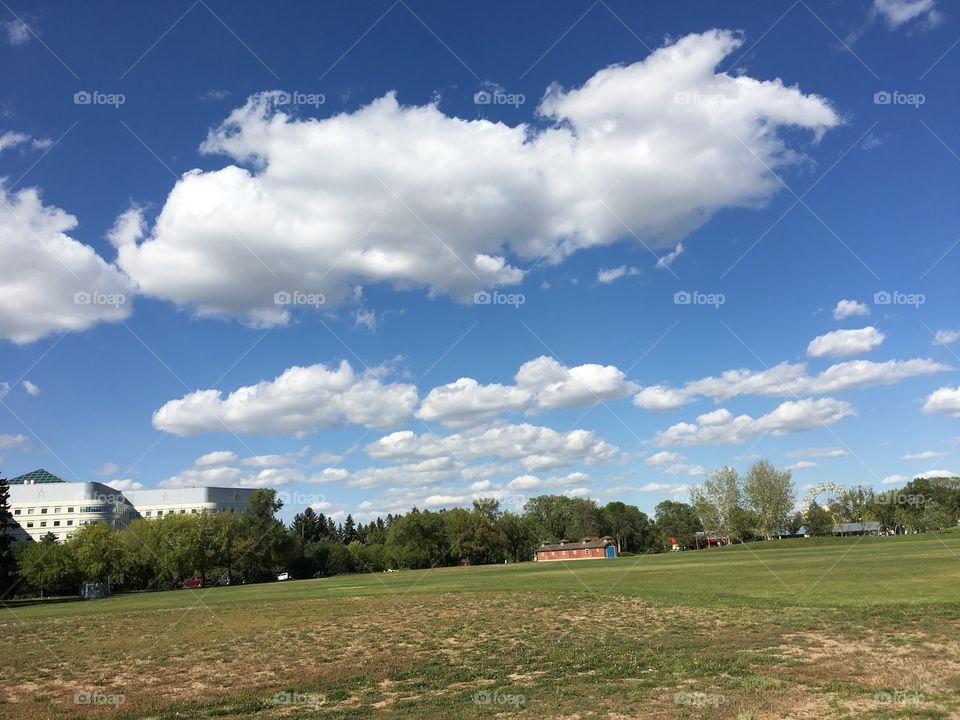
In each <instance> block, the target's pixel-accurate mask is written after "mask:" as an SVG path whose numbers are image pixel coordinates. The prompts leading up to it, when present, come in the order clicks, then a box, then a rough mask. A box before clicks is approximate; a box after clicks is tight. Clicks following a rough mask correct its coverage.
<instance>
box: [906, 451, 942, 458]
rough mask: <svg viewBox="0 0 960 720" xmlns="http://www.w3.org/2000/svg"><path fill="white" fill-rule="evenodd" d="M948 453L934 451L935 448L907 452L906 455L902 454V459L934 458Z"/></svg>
mask: <svg viewBox="0 0 960 720" xmlns="http://www.w3.org/2000/svg"><path fill="white" fill-rule="evenodd" d="M944 455H946V453H945V452H934V451H933V450H927V451H926V452H918V453H907V454H906V455H901V456H900V459H901V460H933V459H934V458H939V457H943V456H944Z"/></svg>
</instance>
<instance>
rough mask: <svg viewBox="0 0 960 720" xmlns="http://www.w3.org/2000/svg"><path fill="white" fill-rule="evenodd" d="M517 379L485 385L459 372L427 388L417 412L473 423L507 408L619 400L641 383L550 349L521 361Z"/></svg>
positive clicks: (531, 410)
mask: <svg viewBox="0 0 960 720" xmlns="http://www.w3.org/2000/svg"><path fill="white" fill-rule="evenodd" d="M514 380H515V382H516V384H515V385H501V384H498V383H492V384H489V385H481V384H480V383H478V382H477V381H476V380H474V379H473V378H460V379H459V380H457V381H456V382H453V383H449V384H447V385H441V386H439V387H436V388H434V389H433V390H431V391H430V392H429V393H428V394H427V396H426V397H425V398H424V400H423V403H422V404H421V406H420V409H419V410H418V411H417V417H418V418H420V419H421V420H435V421H439V422H441V423H443V424H444V425H447V426H449V427H470V426H474V425H477V424H480V423H484V422H488V421H490V420H493V419H495V418H496V417H497V416H498V415H500V414H501V413H504V412H527V413H535V412H538V411H543V410H551V409H555V408H570V407H584V406H588V405H593V404H595V403H599V402H604V401H607V400H618V399H620V398H623V397H626V396H627V395H629V394H630V393H631V392H634V391H635V390H636V389H637V387H638V386H637V385H636V383H633V382H630V381H629V380H627V379H626V377H625V376H624V374H623V372H622V371H621V370H620V369H619V368H617V367H615V366H613V365H598V364H595V363H588V364H584V365H577V366H576V367H572V368H571V367H567V366H566V365H563V364H562V363H560V362H558V361H557V360H555V359H553V358H550V357H547V356H545V355H541V356H540V357H538V358H535V359H533V360H529V361H528V362H525V363H524V364H523V365H521V366H520V369H519V370H518V371H517V374H516V375H515V376H514Z"/></svg>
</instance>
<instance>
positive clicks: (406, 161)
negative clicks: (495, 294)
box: [117, 30, 840, 325]
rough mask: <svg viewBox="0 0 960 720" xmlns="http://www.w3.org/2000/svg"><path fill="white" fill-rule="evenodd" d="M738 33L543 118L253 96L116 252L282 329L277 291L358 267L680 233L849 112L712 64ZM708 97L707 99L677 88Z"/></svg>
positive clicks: (435, 288)
mask: <svg viewBox="0 0 960 720" xmlns="http://www.w3.org/2000/svg"><path fill="white" fill-rule="evenodd" d="M742 43H743V40H742V38H740V37H738V36H737V35H735V34H734V33H731V32H727V31H720V30H711V31H708V32H705V33H702V34H695V35H689V36H687V37H684V38H682V39H680V40H678V41H676V42H673V43H672V44H670V45H668V46H666V47H664V48H661V49H659V50H657V51H655V52H654V53H652V54H651V55H650V56H649V57H647V58H646V59H645V60H643V61H641V62H636V63H633V64H630V65H615V66H611V67H608V68H606V69H603V70H601V71H599V72H597V73H596V74H595V75H593V77H591V78H590V79H589V80H587V82H586V83H585V84H584V85H583V86H582V87H579V88H572V89H562V88H560V87H557V86H552V87H551V88H550V89H549V90H548V91H547V93H546V95H545V96H544V98H543V100H542V103H541V105H540V106H539V108H538V113H539V115H540V120H541V121H544V122H545V125H546V126H545V127H544V126H542V123H538V125H537V127H534V126H532V125H525V124H520V125H516V126H510V125H506V124H504V123H500V122H491V121H489V120H486V119H462V118H457V117H451V116H448V115H446V114H444V113H443V112H442V111H441V110H440V108H439V107H438V106H437V105H435V104H430V105H424V106H404V105H401V104H400V102H399V101H398V99H397V97H396V95H395V94H394V93H389V94H387V95H385V96H384V97H381V98H379V99H377V100H375V101H374V102H372V103H371V104H370V105H368V106H365V107H362V108H360V109H358V110H356V111H354V112H350V113H343V114H340V115H337V116H334V117H329V118H325V119H314V118H298V117H294V116H292V115H288V114H286V113H285V112H283V111H282V109H281V106H279V105H278V103H277V102H276V97H277V95H276V93H263V94H260V95H257V96H254V97H252V98H250V99H249V100H248V101H247V103H246V104H245V105H244V106H243V107H240V108H238V109H236V110H235V111H233V112H232V113H231V114H230V116H229V117H228V118H227V119H226V121H225V122H224V123H223V124H222V125H221V126H220V127H218V128H215V129H214V130H213V131H211V133H210V134H209V136H208V137H207V139H206V141H205V142H204V143H203V145H202V150H203V152H205V153H208V154H211V155H220V156H225V157H227V158H229V159H230V161H231V163H232V164H227V165H226V166H224V167H222V168H220V169H216V170H210V171H202V170H192V171H190V172H187V173H185V174H184V175H183V176H182V177H181V178H180V179H179V180H178V181H177V182H176V184H175V186H174V187H173V189H172V190H171V191H170V193H169V195H168V197H167V198H166V201H165V203H164V204H163V207H162V209H161V211H160V213H159V215H158V217H157V219H156V221H155V223H153V224H152V225H151V226H150V227H148V228H146V229H145V231H144V234H143V237H140V238H136V239H131V237H130V236H129V235H127V236H124V237H122V238H121V237H118V238H117V246H118V247H117V251H118V261H117V262H118V264H119V266H120V267H121V268H123V269H124V270H125V271H126V272H127V273H128V274H129V275H130V276H131V277H132V278H133V279H134V280H135V281H136V282H137V283H138V285H139V287H140V289H141V291H142V292H143V293H144V294H146V295H148V296H151V297H154V298H160V299H163V300H167V301H171V302H174V303H176V304H178V305H180V306H185V307H189V308H192V309H193V310H194V312H196V313H198V314H200V315H225V316H231V317H239V318H242V319H243V320H245V321H246V322H248V323H252V324H256V325H275V324H282V323H286V322H288V321H289V307H288V306H285V305H282V304H280V305H278V304H276V303H275V301H274V298H275V295H276V293H280V292H291V291H300V292H304V293H322V294H323V295H324V296H325V303H323V304H322V305H321V306H320V307H321V308H332V307H335V306H336V305H337V304H338V303H340V302H342V301H344V300H346V299H348V298H351V297H353V296H354V290H353V286H354V285H356V284H358V283H359V284H371V283H381V284H385V285H388V286H392V287H394V288H397V289H409V288H425V289H427V290H428V291H429V292H430V293H431V294H433V295H438V294H446V295H450V296H453V297H455V298H458V299H461V300H469V299H470V298H471V297H472V295H473V293H474V292H475V291H477V290H479V289H481V288H488V287H492V286H495V285H501V284H513V283H517V282H519V281H520V280H521V279H522V277H523V271H522V269H520V265H521V264H522V262H523V261H533V260H534V259H536V258H539V257H542V256H546V257H547V259H548V260H550V261H553V262H559V261H560V260H562V259H563V258H565V257H567V256H569V255H570V254H572V253H574V252H576V251H577V250H579V249H581V248H587V247H596V246H601V245H608V244H611V243H614V242H617V241H619V240H621V239H622V238H624V237H625V236H630V235H635V236H637V237H640V238H642V239H643V241H644V242H645V243H646V244H647V245H649V246H651V247H660V248H672V247H674V246H675V245H676V243H677V242H678V241H679V240H681V239H682V238H683V237H684V236H685V235H686V234H687V233H689V232H690V231H692V230H694V229H695V228H697V227H699V226H700V225H702V224H703V223H704V222H706V221H707V220H708V219H709V218H710V217H711V216H712V215H713V214H714V213H715V212H717V211H718V210H720V209H723V208H728V207H737V206H757V205H759V204H762V203H764V202H765V201H767V200H768V199H769V198H770V197H771V196H772V195H773V194H774V193H775V192H776V191H777V190H778V188H779V183H778V181H777V179H776V177H775V175H774V174H773V172H771V170H773V171H776V170H777V169H778V168H782V167H783V166H785V165H789V164H795V163H799V162H803V161H804V158H803V156H802V155H801V154H800V153H799V152H797V151H796V150H794V149H792V148H791V147H789V146H788V144H787V143H786V141H785V139H784V138H785V136H786V133H782V132H781V131H783V130H785V129H789V134H790V135H791V136H792V135H793V133H794V132H795V131H796V130H805V131H808V132H810V133H812V135H813V137H814V139H815V140H817V139H819V138H820V136H822V134H823V133H824V132H825V131H826V130H828V129H830V128H832V127H834V126H836V125H837V124H838V123H839V122H840V120H839V117H838V115H837V114H836V112H835V111H834V110H833V109H832V108H831V106H830V104H829V103H828V102H827V101H826V100H824V99H823V98H821V97H818V96H816V95H810V94H804V93H803V92H802V91H801V90H800V89H798V88H797V87H790V86H787V85H784V84H783V82H782V81H780V80H779V79H774V80H758V79H755V78H751V77H748V76H746V75H731V74H727V73H725V72H718V71H717V69H716V68H717V66H718V64H719V63H721V61H722V60H723V59H724V58H725V57H726V56H727V55H729V54H730V53H732V52H734V51H735V50H736V49H737V48H739V47H740V46H741V45H742ZM699 97H709V98H711V99H712V101H711V102H689V101H685V99H689V98H699ZM614 181H617V182H616V183H615V182H614ZM611 186H613V187H611ZM607 190H609V192H606V191H607Z"/></svg>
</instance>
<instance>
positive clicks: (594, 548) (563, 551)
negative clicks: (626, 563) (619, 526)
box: [534, 537, 617, 562]
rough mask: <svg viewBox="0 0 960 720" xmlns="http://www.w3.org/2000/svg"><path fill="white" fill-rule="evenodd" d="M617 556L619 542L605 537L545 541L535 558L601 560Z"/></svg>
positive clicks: (548, 559) (540, 559)
mask: <svg viewBox="0 0 960 720" xmlns="http://www.w3.org/2000/svg"><path fill="white" fill-rule="evenodd" d="M615 557H617V544H616V543H615V542H614V541H613V538H609V537H603V538H600V539H599V540H590V539H586V540H581V541H580V542H568V541H567V540H561V541H560V542H558V543H554V544H552V545H551V544H548V543H543V544H542V545H541V546H540V547H538V548H537V550H536V555H535V557H534V560H536V561H537V562H547V561H550V560H601V559H603V558H615Z"/></svg>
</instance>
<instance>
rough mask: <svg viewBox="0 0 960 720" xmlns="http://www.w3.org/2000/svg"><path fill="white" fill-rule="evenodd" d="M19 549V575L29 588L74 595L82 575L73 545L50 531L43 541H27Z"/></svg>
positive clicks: (35, 590) (48, 593)
mask: <svg viewBox="0 0 960 720" xmlns="http://www.w3.org/2000/svg"><path fill="white" fill-rule="evenodd" d="M18 550H19V553H18V554H19V564H20V575H21V578H22V579H23V582H24V583H25V584H26V585H27V589H28V590H32V591H34V592H37V593H39V594H40V597H44V596H47V595H66V594H75V593H76V592H77V587H78V586H79V583H80V574H79V572H78V569H77V563H76V559H75V558H74V556H73V553H72V551H71V548H70V547H68V546H67V545H66V544H63V543H58V542H57V540H56V538H55V537H54V536H53V535H52V534H50V533H47V535H45V536H44V537H43V538H41V540H40V542H25V543H22V547H21V548H18Z"/></svg>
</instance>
